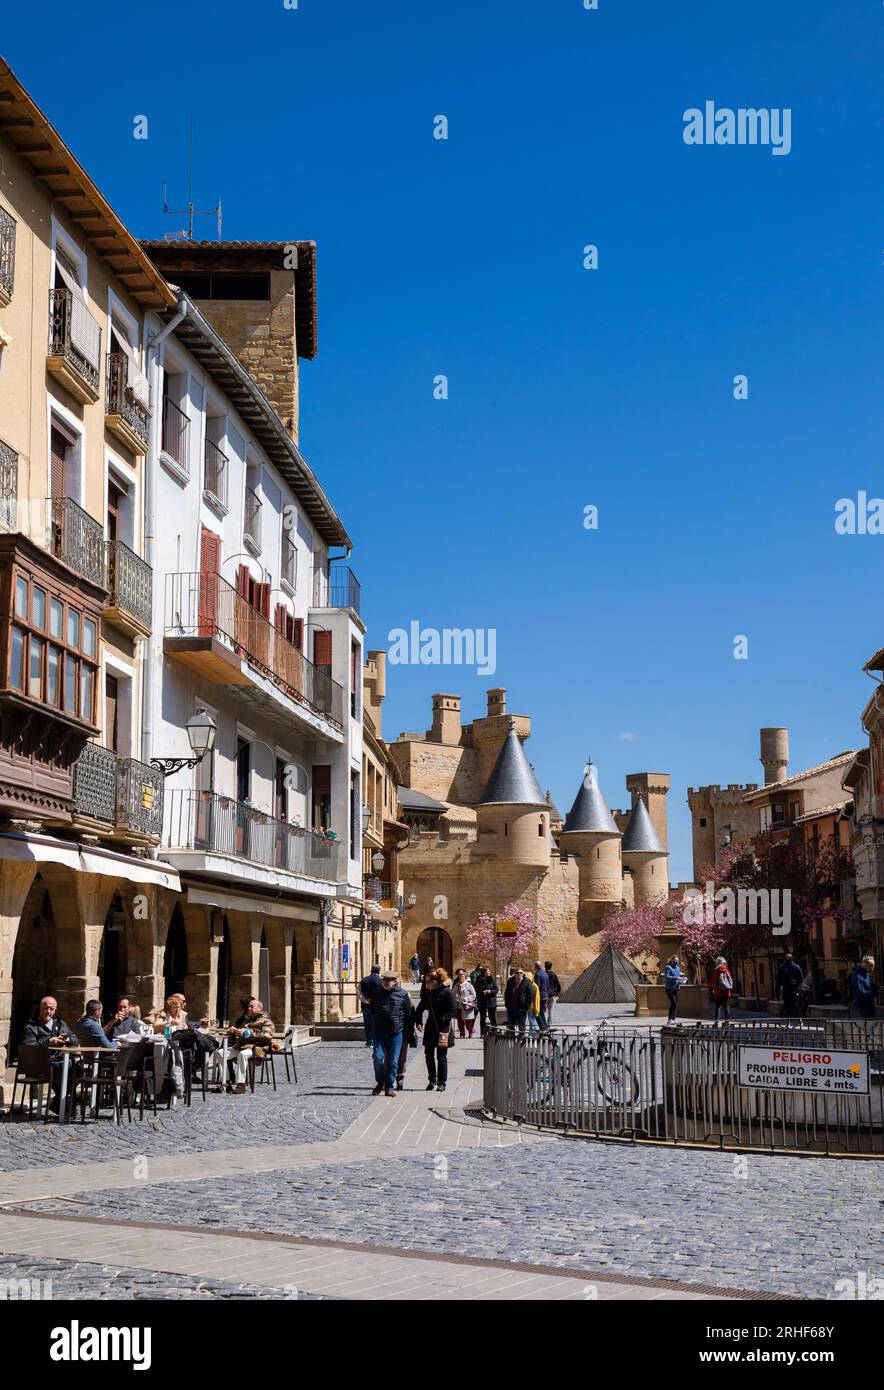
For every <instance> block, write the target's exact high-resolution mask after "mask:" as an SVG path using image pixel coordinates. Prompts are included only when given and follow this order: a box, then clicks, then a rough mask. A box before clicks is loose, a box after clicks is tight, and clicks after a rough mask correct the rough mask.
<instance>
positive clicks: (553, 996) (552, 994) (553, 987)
mask: <svg viewBox="0 0 884 1390" xmlns="http://www.w3.org/2000/svg"><path fill="white" fill-rule="evenodd" d="M543 968H544V970H545V971H546V973H547V975H548V976H549V1003H548V1004H547V1006H546V1017H547V1021H548V1022H549V1023H552V1016H553V1005H554V1004H555V1002H556V1000H557V999H558V997H559V995H560V994H561V992H562V982H561V980H560V979H559V977H558V975H557V974H556V972H555V971H554V970H553V963H552V961H551V960H545V961H544V962H543Z"/></svg>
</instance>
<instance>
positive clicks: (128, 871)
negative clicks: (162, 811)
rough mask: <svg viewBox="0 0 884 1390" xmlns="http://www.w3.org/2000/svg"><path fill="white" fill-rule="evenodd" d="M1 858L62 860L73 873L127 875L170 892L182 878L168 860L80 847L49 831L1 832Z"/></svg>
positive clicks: (178, 886)
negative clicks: (161, 860)
mask: <svg viewBox="0 0 884 1390" xmlns="http://www.w3.org/2000/svg"><path fill="white" fill-rule="evenodd" d="M3 859H14V860H17V861H18V862H19V863H25V864H33V863H44V864H62V865H64V867H65V868H66V869H72V870H73V872H74V873H80V874H105V875H107V876H108V877H110V878H124V879H128V881H129V882H130V883H153V884H156V886H157V887H159V888H169V889H170V890H171V891H172V892H173V893H180V892H181V880H180V878H179V876H178V873H177V871H176V870H175V869H173V868H172V867H171V866H170V865H169V864H157V863H155V862H154V861H153V860H152V859H136V858H134V857H133V856H132V855H129V854H115V853H114V851H113V850H101V849H95V848H92V847H90V848H89V849H83V848H82V847H81V846H80V845H76V844H72V843H71V841H70V840H56V839H54V838H53V837H52V836H51V835H24V834H0V860H3Z"/></svg>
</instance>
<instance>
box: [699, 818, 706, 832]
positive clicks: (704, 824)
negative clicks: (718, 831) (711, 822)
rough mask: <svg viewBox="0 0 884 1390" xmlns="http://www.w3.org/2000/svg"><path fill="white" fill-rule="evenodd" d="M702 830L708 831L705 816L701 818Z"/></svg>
mask: <svg viewBox="0 0 884 1390" xmlns="http://www.w3.org/2000/svg"><path fill="white" fill-rule="evenodd" d="M700 829H701V830H705V829H706V817H705V816H701V817H700Z"/></svg>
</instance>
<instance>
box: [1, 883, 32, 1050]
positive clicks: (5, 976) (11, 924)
mask: <svg viewBox="0 0 884 1390" xmlns="http://www.w3.org/2000/svg"><path fill="white" fill-rule="evenodd" d="M36 872H37V866H36V864H18V863H16V862H15V861H14V860H11V859H7V860H4V861H2V863H0V1073H2V1072H3V1071H4V1069H5V1067H6V1059H7V1055H8V1049H9V1026H10V1023H11V1021H12V987H13V979H12V965H13V961H14V959H15V943H16V938H17V936H18V928H19V923H20V922H21V914H22V909H23V907H24V905H25V900H26V898H27V896H28V893H29V892H30V888H31V884H32V883H33V881H34V877H35V875H36Z"/></svg>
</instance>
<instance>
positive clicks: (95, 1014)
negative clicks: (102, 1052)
mask: <svg viewBox="0 0 884 1390" xmlns="http://www.w3.org/2000/svg"><path fill="white" fill-rule="evenodd" d="M74 1032H75V1033H76V1035H77V1038H78V1040H79V1042H81V1043H82V1045H83V1047H106V1048H109V1049H110V1050H111V1051H113V1050H114V1049H115V1048H118V1047H119V1045H120V1044H119V1043H118V1042H114V1041H113V1039H112V1038H109V1037H108V1036H107V1033H105V1031H104V1029H103V1028H102V1026H101V1000H100V999H90V1000H89V1002H88V1003H87V1005H86V1012H85V1013H84V1015H83V1017H82V1018H79V1019H77V1022H76V1023H75V1024H74Z"/></svg>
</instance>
